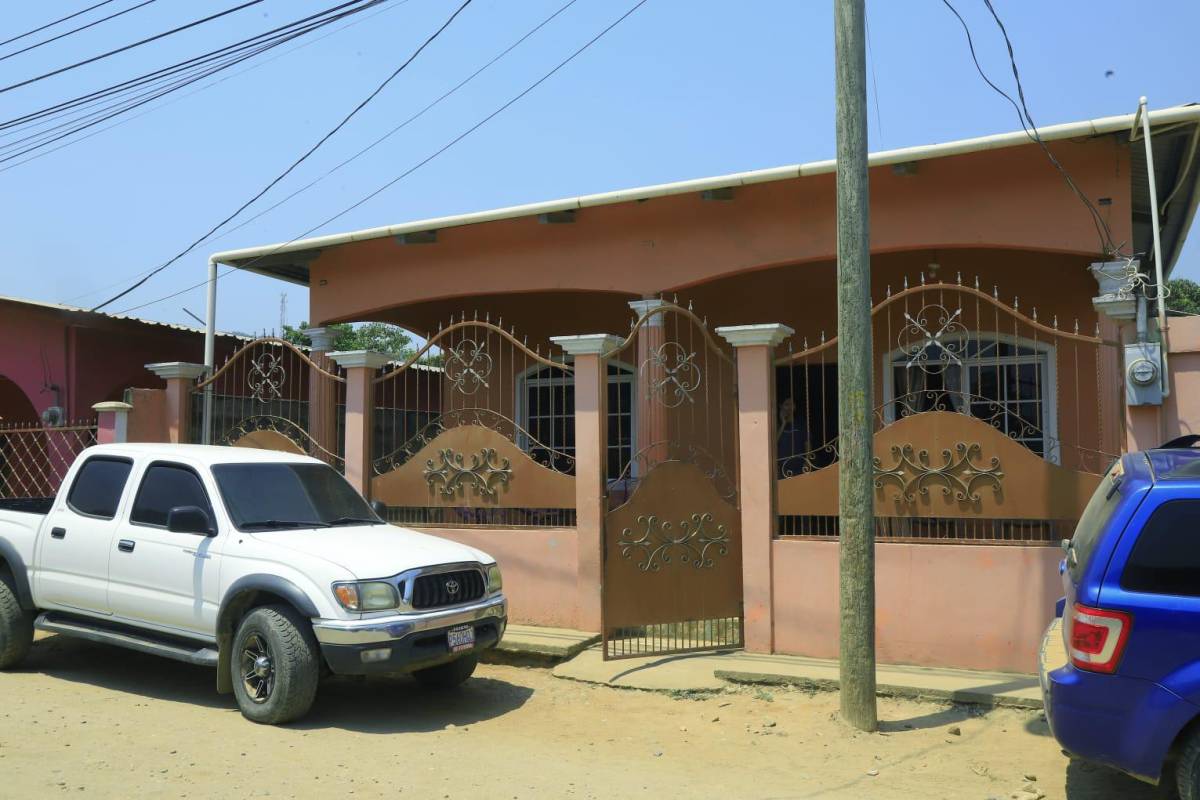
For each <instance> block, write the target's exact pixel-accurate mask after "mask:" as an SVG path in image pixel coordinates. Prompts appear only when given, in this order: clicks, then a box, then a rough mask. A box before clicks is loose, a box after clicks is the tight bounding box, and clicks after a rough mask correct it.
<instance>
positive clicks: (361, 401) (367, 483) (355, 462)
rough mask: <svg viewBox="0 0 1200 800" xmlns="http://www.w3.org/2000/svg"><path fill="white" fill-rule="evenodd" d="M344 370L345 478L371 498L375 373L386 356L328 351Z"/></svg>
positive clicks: (369, 351)
mask: <svg viewBox="0 0 1200 800" xmlns="http://www.w3.org/2000/svg"><path fill="white" fill-rule="evenodd" d="M329 357H330V358H331V359H333V361H334V362H336V363H337V364H338V366H341V367H344V368H345V370H346V480H348V481H350V485H351V486H353V487H354V488H355V489H357V490H358V493H359V494H361V495H362V496H363V497H365V498H367V499H368V500H369V499H371V474H372V471H371V455H372V454H371V442H372V440H373V439H374V437H375V385H374V384H373V383H372V381H374V380H375V375H376V373H378V371H379V368H380V367H382V366H383V365H384V364H386V363H388V359H389V357H388V356H387V355H385V354H383V353H376V352H375V351H373V350H343V351H341V352H337V353H330V354H329Z"/></svg>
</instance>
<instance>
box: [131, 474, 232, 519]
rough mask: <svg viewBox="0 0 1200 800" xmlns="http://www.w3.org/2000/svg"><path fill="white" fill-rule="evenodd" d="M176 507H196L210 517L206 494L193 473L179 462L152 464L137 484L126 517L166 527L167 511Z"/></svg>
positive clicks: (210, 506) (211, 513)
mask: <svg viewBox="0 0 1200 800" xmlns="http://www.w3.org/2000/svg"><path fill="white" fill-rule="evenodd" d="M178 506H199V507H200V508H202V509H204V510H205V511H206V512H208V518H209V519H210V520H211V519H212V518H213V512H212V505H210V504H209V502H208V493H207V492H205V491H204V484H202V483H201V482H200V477H199V476H198V475H196V473H195V472H193V471H192V470H191V469H189V468H188V467H184V466H180V465H178V464H151V465H150V468H149V469H147V470H146V474H145V476H144V477H143V478H142V485H141V486H139V487H138V493H137V497H136V498H134V501H133V511H131V512H130V514H129V520H130V521H131V522H134V523H136V524H138V525H154V526H157V527H160V528H165V527H166V526H167V514H169V513H170V511H171V509H172V508H176V507H178Z"/></svg>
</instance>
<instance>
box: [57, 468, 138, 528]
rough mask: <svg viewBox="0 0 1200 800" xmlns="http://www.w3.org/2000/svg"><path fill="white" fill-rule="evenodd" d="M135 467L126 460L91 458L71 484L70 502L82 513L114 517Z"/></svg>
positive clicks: (68, 497) (69, 503)
mask: <svg viewBox="0 0 1200 800" xmlns="http://www.w3.org/2000/svg"><path fill="white" fill-rule="evenodd" d="M132 466H133V464H132V463H131V462H129V461H126V460H124V459H117V458H89V459H88V460H87V461H86V462H84V464H83V466H82V467H80V468H79V474H78V475H77V476H75V482H74V483H73V484H71V492H70V494H68V495H67V505H68V506H70V507H71V509H72V510H73V511H76V512H78V513H80V514H87V515H88V516H92V517H103V518H104V519H112V518H113V517H114V516H115V515H116V513H117V504H118V503H120V502H121V494H122V492H124V491H125V481H126V480H127V479H128V478H129V470H130V469H131V468H132Z"/></svg>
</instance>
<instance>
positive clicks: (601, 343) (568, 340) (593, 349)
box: [550, 333, 625, 356]
mask: <svg viewBox="0 0 1200 800" xmlns="http://www.w3.org/2000/svg"><path fill="white" fill-rule="evenodd" d="M550 341H551V342H553V343H554V344H556V345H558V346H559V347H560V348H562V351H563V352H564V353H566V354H567V355H569V356H599V355H604V354H605V353H607V352H609V351H610V350H615V349H616V347H617V346H618V345H619V344H621V342H623V341H625V340H624V339H622V338H621V337H620V336H614V335H613V334H611V333H584V334H581V335H578V336H551V337H550Z"/></svg>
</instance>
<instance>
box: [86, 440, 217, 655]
mask: <svg viewBox="0 0 1200 800" xmlns="http://www.w3.org/2000/svg"><path fill="white" fill-rule="evenodd" d="M178 506H199V507H200V508H202V509H204V510H205V511H206V512H207V513H208V517H209V519H210V520H212V521H213V525H214V531H215V530H216V528H215V526H216V516H215V515H214V514H213V509H212V503H211V502H210V500H209V494H208V490H207V488H206V487H205V485H204V481H203V479H202V478H201V473H200V472H198V471H197V470H195V469H193V468H192V467H190V466H188V465H186V464H180V463H176V462H168V461H155V462H152V463H151V464H149V465H148V466H147V467H146V469H145V471H144V472H143V473H142V475H141V480H140V481H139V483H138V488H137V494H135V495H134V499H133V502H132V504H131V505H130V508H129V513H128V514H126V515H123V517H122V520H121V523H120V525H119V527H118V532H117V535H116V536H115V537H114V539H113V541H112V554H111V562H110V563H111V567H110V569H109V600H110V603H111V605H112V612H113V615H114V617H117V618H120V619H122V620H124V621H128V622H132V623H135V624H140V625H143V626H149V627H154V628H158V629H160V630H166V631H173V632H179V633H184V634H199V635H200V636H202V637H203V638H205V639H211V638H212V637H213V635H214V631H215V630H216V624H217V622H216V621H217V610H218V600H219V597H218V588H219V587H218V584H217V579H218V564H219V560H220V559H219V549H220V540H219V539H218V538H217V537H215V536H205V535H204V534H197V533H179V532H175V531H170V530H167V515H168V513H169V512H170V510H171V509H172V508H175V507H178Z"/></svg>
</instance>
